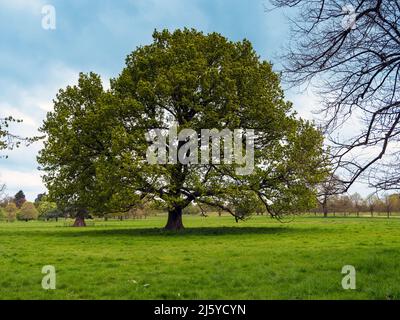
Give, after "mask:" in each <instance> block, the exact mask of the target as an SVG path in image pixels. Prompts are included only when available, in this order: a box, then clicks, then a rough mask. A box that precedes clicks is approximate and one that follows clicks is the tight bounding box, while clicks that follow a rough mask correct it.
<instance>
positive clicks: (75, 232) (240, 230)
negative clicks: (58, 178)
mask: <svg viewBox="0 0 400 320" xmlns="http://www.w3.org/2000/svg"><path fill="white" fill-rule="evenodd" d="M322 231H324V232H326V231H327V230H325V229H324V230H321V228H295V227H288V226H285V227H283V226H279V227H194V228H186V229H184V230H180V231H168V230H164V229H163V228H131V229H128V228H115V227H114V228H112V229H111V228H110V229H102V228H101V229H100V228H99V229H98V228H96V227H87V228H72V227H65V228H64V227H63V228H57V229H53V230H36V231H34V230H24V231H21V232H18V233H19V234H21V235H24V236H29V235H32V236H49V237H65V238H66V237H77V238H78V237H103V236H117V237H118V236H122V237H123V236H129V237H135V236H137V237H146V236H167V237H187V236H227V235H233V236H241V235H243V236H249V235H266V236H268V235H279V234H310V233H319V232H322ZM12 234H13V235H15V234H16V232H15V231H14V232H13V233H12ZM1 235H5V233H4V232H3V233H1V234H0V236H1Z"/></svg>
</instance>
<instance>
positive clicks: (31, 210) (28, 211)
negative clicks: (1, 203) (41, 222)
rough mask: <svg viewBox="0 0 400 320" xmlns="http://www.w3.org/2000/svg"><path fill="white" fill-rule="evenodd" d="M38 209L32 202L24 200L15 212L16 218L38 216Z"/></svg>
mask: <svg viewBox="0 0 400 320" xmlns="http://www.w3.org/2000/svg"><path fill="white" fill-rule="evenodd" d="M38 215H39V213H38V211H37V210H36V208H35V205H34V204H33V203H32V202H28V201H25V202H24V204H23V205H22V207H21V209H20V210H19V211H18V213H17V218H18V220H23V221H29V220H36V219H37V218H38Z"/></svg>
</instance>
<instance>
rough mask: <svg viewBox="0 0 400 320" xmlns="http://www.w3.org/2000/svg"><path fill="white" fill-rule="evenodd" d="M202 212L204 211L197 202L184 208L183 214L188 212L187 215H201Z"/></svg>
mask: <svg viewBox="0 0 400 320" xmlns="http://www.w3.org/2000/svg"><path fill="white" fill-rule="evenodd" d="M201 213H202V211H201V209H200V207H199V206H198V205H197V204H193V203H191V204H190V205H188V206H187V207H186V208H185V209H183V214H187V215H199V214H201Z"/></svg>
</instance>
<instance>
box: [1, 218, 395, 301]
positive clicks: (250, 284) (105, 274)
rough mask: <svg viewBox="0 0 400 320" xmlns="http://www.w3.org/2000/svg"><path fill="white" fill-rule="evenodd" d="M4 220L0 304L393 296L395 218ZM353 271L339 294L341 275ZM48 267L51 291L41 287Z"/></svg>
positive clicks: (389, 297) (371, 297) (2, 225)
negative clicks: (169, 225) (75, 223)
mask: <svg viewBox="0 0 400 320" xmlns="http://www.w3.org/2000/svg"><path fill="white" fill-rule="evenodd" d="M164 223H165V217H153V218H148V219H146V220H131V221H122V222H120V221H96V223H95V226H91V227H87V228H82V229H74V228H70V227H65V226H64V222H57V223H56V222H28V223H25V222H15V223H5V222H3V223H0V299H399V298H400V232H399V231H400V219H391V220H388V219H384V218H375V219H369V218H329V219H324V218H318V217H317V218H315V217H303V218H296V219H295V220H294V221H293V222H290V223H280V222H277V221H274V220H271V219H270V218H266V217H254V218H252V219H251V220H249V221H246V222H240V223H239V224H236V223H235V222H234V220H233V219H232V218H231V217H208V218H203V217H188V216H185V217H184V224H185V226H186V228H187V229H186V230H185V231H183V232H181V233H171V232H165V231H162V230H160V229H159V228H160V227H162V226H163V224H164ZM348 264H349V265H353V266H354V267H355V268H356V270H357V289H356V290H343V289H342V286H341V280H342V277H343V275H342V274H341V269H342V267H343V266H344V265H348ZM44 265H54V266H55V268H56V271H57V289H56V290H49V291H45V290H43V289H42V288H41V281H42V277H43V275H42V274H41V269H42V267H43V266H44Z"/></svg>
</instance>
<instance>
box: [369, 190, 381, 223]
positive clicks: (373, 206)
mask: <svg viewBox="0 0 400 320" xmlns="http://www.w3.org/2000/svg"><path fill="white" fill-rule="evenodd" d="M367 205H368V210H369V212H370V214H371V217H373V216H374V211H375V210H377V208H378V206H379V198H378V196H377V195H376V194H375V193H372V194H370V195H368V196H367Z"/></svg>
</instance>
